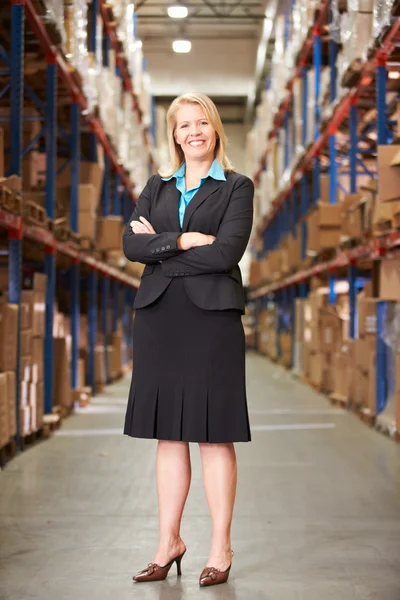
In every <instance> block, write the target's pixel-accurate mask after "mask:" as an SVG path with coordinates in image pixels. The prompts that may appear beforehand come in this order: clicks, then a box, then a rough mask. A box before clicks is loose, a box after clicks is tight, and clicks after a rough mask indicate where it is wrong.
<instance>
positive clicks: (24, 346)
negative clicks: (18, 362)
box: [19, 329, 33, 356]
mask: <svg viewBox="0 0 400 600" xmlns="http://www.w3.org/2000/svg"><path fill="white" fill-rule="evenodd" d="M32 340H33V338H32V330H31V329H25V330H23V331H21V334H20V342H19V343H20V347H19V351H20V354H21V356H32V355H33V352H32V349H33V346H32Z"/></svg>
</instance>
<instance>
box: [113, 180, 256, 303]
mask: <svg viewBox="0 0 400 600" xmlns="http://www.w3.org/2000/svg"><path fill="white" fill-rule="evenodd" d="M180 196H181V194H180V192H179V191H178V190H177V188H176V180H175V178H172V179H170V180H169V181H163V180H162V179H161V177H160V176H159V175H153V176H152V177H150V179H149V181H148V182H147V185H146V187H145V188H144V190H143V192H142V193H141V195H140V198H139V200H138V203H137V205H136V208H135V210H134V211H133V214H132V216H131V217H130V219H129V222H128V224H127V226H126V228H125V231H124V234H123V249H124V253H125V256H126V257H127V258H128V259H129V260H131V261H134V262H140V263H144V264H145V265H146V267H145V269H144V272H143V275H142V280H141V283H140V287H139V290H138V292H137V294H136V298H135V302H134V308H143V307H145V306H148V305H149V304H151V303H152V302H154V301H155V300H156V299H157V298H158V297H159V296H160V295H161V294H162V293H163V292H164V290H165V289H166V288H167V287H168V285H169V284H170V282H171V280H172V278H173V277H184V281H185V288H186V291H187V293H188V295H189V297H190V298H191V299H192V301H193V302H194V303H195V304H196V305H197V306H199V307H200V308H203V309H206V310H225V309H230V308H234V309H239V310H241V311H242V312H243V311H244V306H245V303H244V292H243V285H242V277H241V273H240V269H239V266H238V263H239V261H240V259H241V258H242V256H243V254H244V251H245V249H246V246H247V243H248V240H249V237H250V232H251V228H252V222H253V196H254V186H253V183H252V181H251V180H250V179H249V178H248V177H245V176H244V175H239V174H237V173H227V174H226V181H216V180H214V179H212V178H209V179H207V180H206V181H205V182H204V183H203V185H202V186H201V187H200V189H199V190H198V192H196V194H195V195H194V196H193V198H192V200H191V201H190V203H189V204H188V206H187V208H186V211H185V217H184V222H183V227H182V230H181V229H180V224H179V215H178V205H179V200H180ZM139 217H144V218H145V219H147V220H148V221H150V223H151V224H152V226H153V228H154V230H155V231H156V232H157V233H156V234H146V233H144V234H135V233H133V231H132V228H131V226H130V222H131V221H132V220H135V221H137V220H139ZM188 231H198V232H200V233H205V234H207V235H214V236H216V238H217V239H216V240H215V242H214V243H213V244H211V245H208V246H200V247H197V248H192V249H190V250H186V251H183V250H179V249H178V248H177V245H176V243H177V239H178V237H179V236H180V235H181V234H182V233H185V232H188Z"/></svg>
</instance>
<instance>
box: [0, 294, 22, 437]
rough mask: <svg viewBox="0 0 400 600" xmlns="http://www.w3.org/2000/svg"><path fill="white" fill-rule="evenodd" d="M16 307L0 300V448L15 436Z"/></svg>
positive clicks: (3, 299)
mask: <svg viewBox="0 0 400 600" xmlns="http://www.w3.org/2000/svg"><path fill="white" fill-rule="evenodd" d="M17 332H18V306H17V305H16V304H8V303H7V302H6V301H5V298H2V299H0V447H2V446H4V445H6V444H7V443H8V442H9V440H10V439H11V438H12V437H13V436H15V434H16V426H17V425H16V423H17V418H16V398H15V393H16V378H15V373H16V368H17V338H18V336H17Z"/></svg>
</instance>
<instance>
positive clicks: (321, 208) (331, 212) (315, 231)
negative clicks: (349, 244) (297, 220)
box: [307, 202, 341, 252]
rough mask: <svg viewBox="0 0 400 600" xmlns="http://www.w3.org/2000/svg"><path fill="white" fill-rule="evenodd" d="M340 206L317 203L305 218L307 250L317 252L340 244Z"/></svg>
mask: <svg viewBox="0 0 400 600" xmlns="http://www.w3.org/2000/svg"><path fill="white" fill-rule="evenodd" d="M340 223H341V217H340V206H339V205H338V204H329V203H326V202H324V203H322V202H319V203H318V206H317V208H316V209H314V210H313V211H312V212H311V213H310V214H309V215H308V217H307V250H308V251H309V252H319V251H321V250H324V249H326V248H332V247H335V246H337V245H338V244H339V242H340Z"/></svg>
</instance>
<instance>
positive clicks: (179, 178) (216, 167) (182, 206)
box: [162, 158, 226, 229]
mask: <svg viewBox="0 0 400 600" xmlns="http://www.w3.org/2000/svg"><path fill="white" fill-rule="evenodd" d="M185 174H186V163H183V165H181V166H180V167H179V169H178V170H177V171H175V173H174V174H173V175H171V177H162V179H163V180H164V181H169V180H170V179H172V178H173V177H175V179H176V188H177V190H178V191H179V192H180V193H181V198H180V201H179V222H180V224H181V229H182V227H183V219H184V216H185V210H186V207H187V205H188V204H189V202H190V201H191V199H192V198H193V196H194V195H195V193H196V192H197V191H198V189H199V188H200V187H201V186H202V185H203V183H204V182H205V180H206V179H207V178H208V177H212V178H213V179H216V180H217V181H226V177H225V173H224V170H223V168H222V167H221V165H220V163H219V162H218V160H217V159H216V158H215V159H214V161H213V163H212V165H211V167H210V169H209V171H208V173H207V175H206V176H205V177H202V178H201V179H200V183H199V185H198V186H196V187H194V188H192V189H191V190H187V191H186V182H185Z"/></svg>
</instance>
